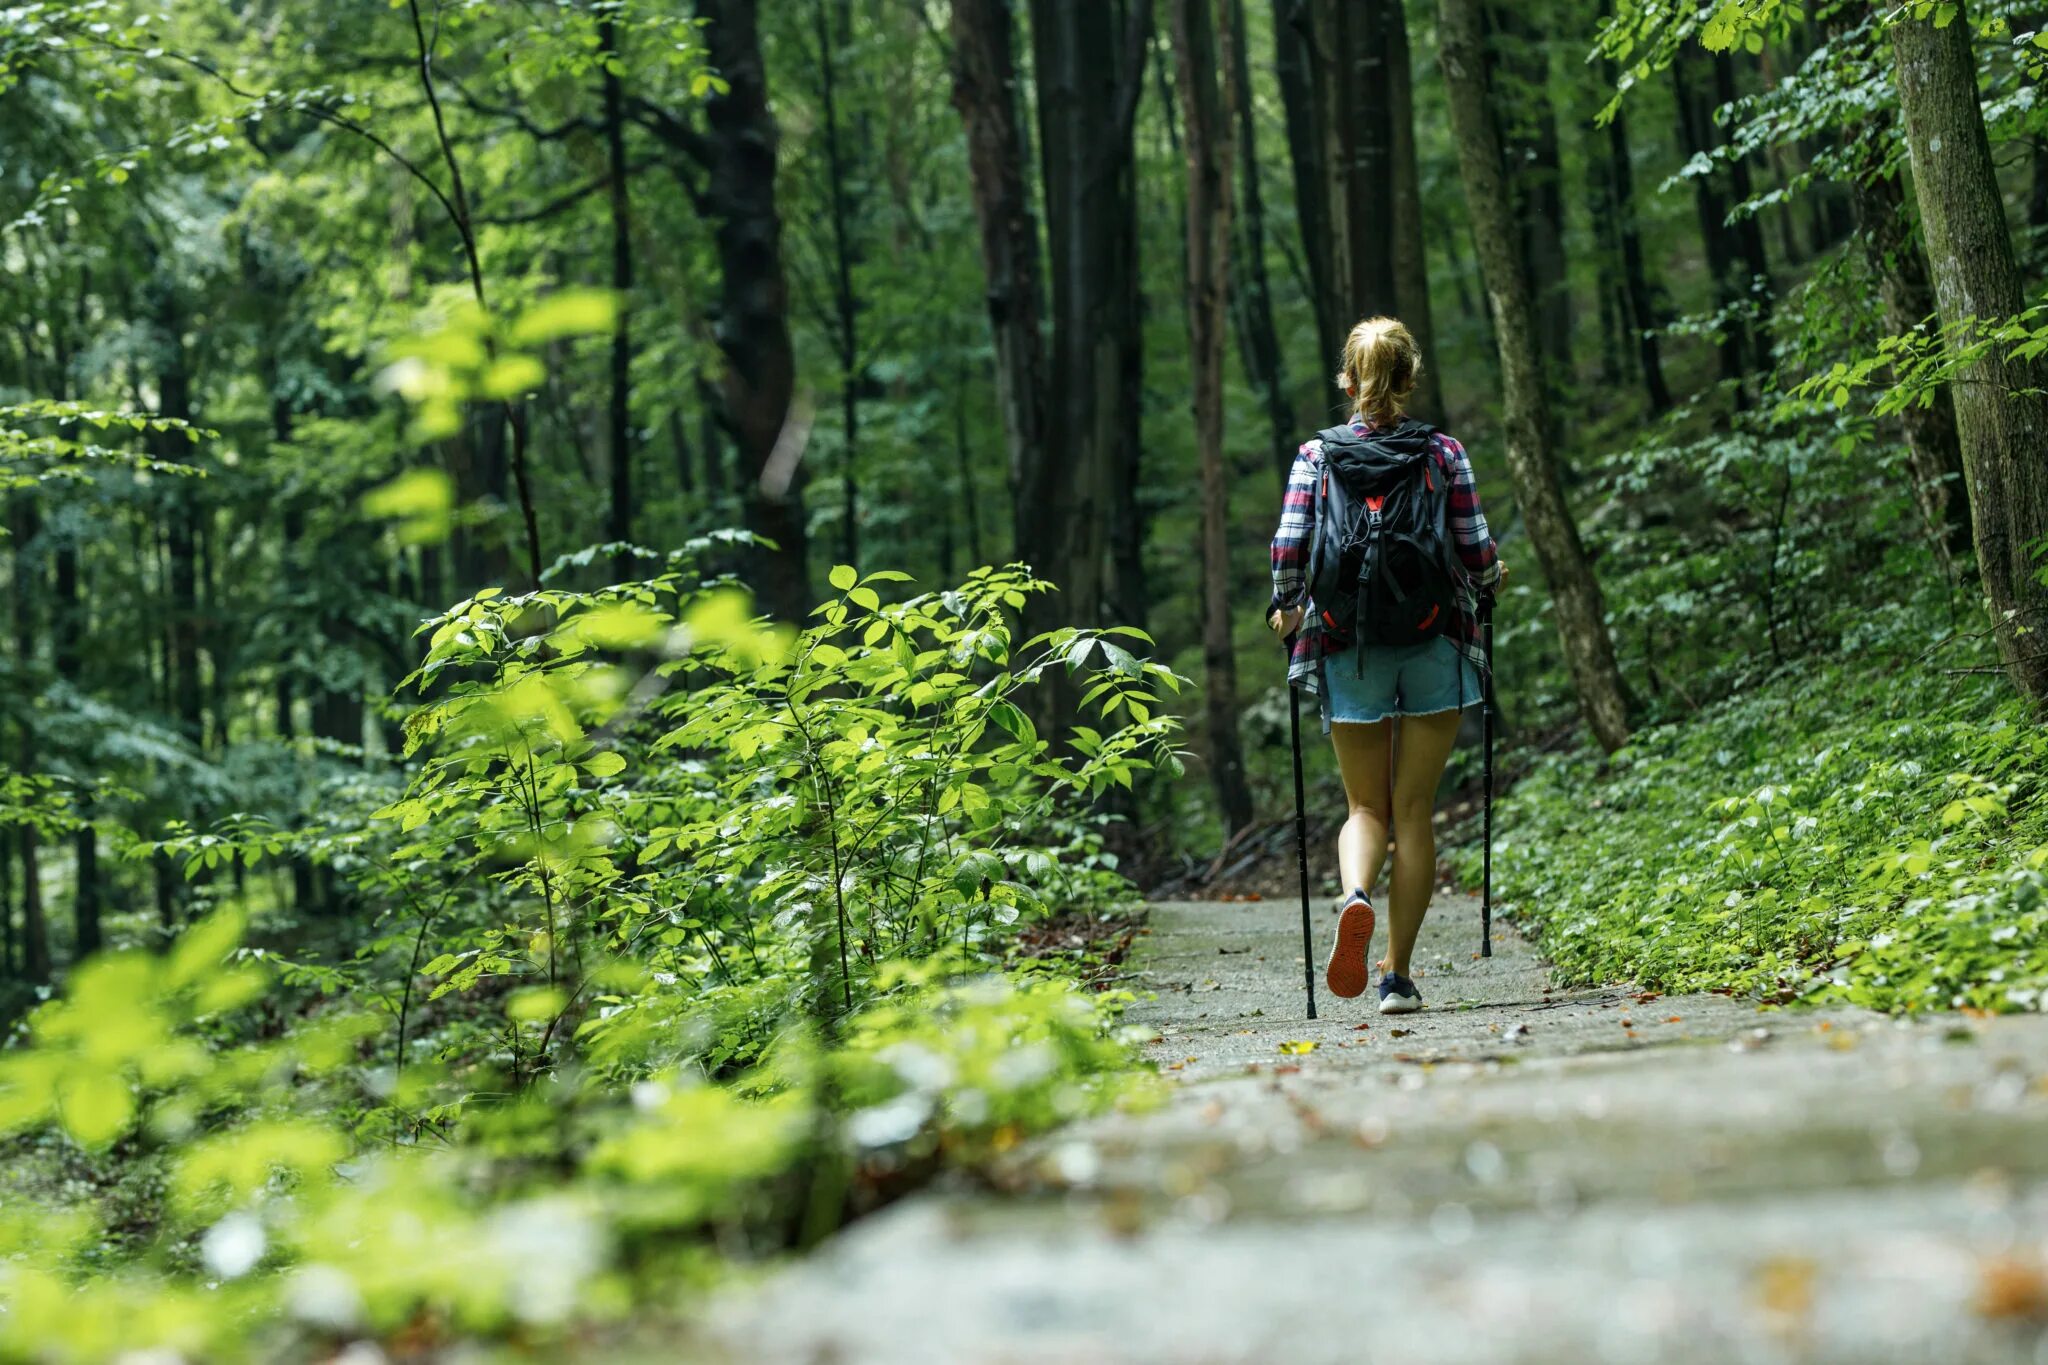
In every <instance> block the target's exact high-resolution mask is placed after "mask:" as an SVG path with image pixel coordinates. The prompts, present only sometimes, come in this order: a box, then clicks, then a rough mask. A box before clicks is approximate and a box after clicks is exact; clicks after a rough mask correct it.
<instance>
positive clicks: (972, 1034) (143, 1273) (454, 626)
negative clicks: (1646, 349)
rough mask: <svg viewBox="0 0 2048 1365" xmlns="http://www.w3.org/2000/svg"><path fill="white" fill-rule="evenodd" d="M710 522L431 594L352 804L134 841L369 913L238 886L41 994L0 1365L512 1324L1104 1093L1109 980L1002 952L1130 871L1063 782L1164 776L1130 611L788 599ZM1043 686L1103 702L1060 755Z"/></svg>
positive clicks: (1057, 1115) (831, 1207) (630, 1298)
mask: <svg viewBox="0 0 2048 1365" xmlns="http://www.w3.org/2000/svg"><path fill="white" fill-rule="evenodd" d="M718 545H719V543H718V542H707V543H705V544H702V545H698V546H693V547H691V548H690V549H689V550H687V551H685V552H682V553H680V554H679V555H678V556H677V558H676V560H675V562H674V565H673V567H672V568H671V569H670V570H669V571H668V572H665V573H664V574H662V575H660V576H658V577H656V578H654V579H651V580H649V581H647V582H644V583H634V584H627V585H621V586H616V587H611V588H606V589H603V590H600V591H596V592H587V593H585V592H575V591H570V590H567V589H558V588H544V589H542V590H540V591H537V592H534V593H529V594H524V595H519V596H507V595H504V594H500V593H484V594H480V595H479V596H477V597H476V598H473V599H471V600H469V601H465V602H463V603H461V604H459V605H457V606H456V607H454V608H453V609H451V610H450V611H448V612H446V613H444V614H443V615H441V616H439V617H437V618H435V619H434V620H432V621H429V622H428V623H427V624H426V625H425V626H424V627H423V628H422V633H423V634H424V635H425V636H426V637H427V644H426V654H425V659H424V662H423V663H422V665H421V667H420V668H419V670H417V671H416V672H415V673H414V674H413V675H412V676H411V678H409V679H408V680H407V685H408V687H409V688H412V689H414V690H415V691H416V692H417V694H418V695H419V697H420V701H419V703H418V705H417V706H416V708H414V709H412V710H411V711H410V712H409V713H408V714H407V715H406V717H405V734H406V737H407V743H408V746H409V750H410V757H411V766H410V772H411V774H412V776H411V779H410V782H409V785H408V786H407V787H406V789H405V790H404V791H403V793H402V794H399V795H398V797H397V799H395V800H393V799H390V793H389V792H388V790H387V789H385V788H383V787H382V786H381V785H380V784H377V783H368V784H364V785H362V786H361V787H360V788H358V791H359V792H360V795H361V798H362V799H364V800H367V801H371V802H374V803H376V807H377V808H376V809H375V810H374V813H373V816H372V818H370V819H369V820H367V821H365V820H364V819H363V818H362V817H363V811H362V809H361V808H360V807H355V808H351V807H349V806H347V805H345V804H344V805H343V806H341V807H340V808H334V809H329V810H328V811H326V812H325V813H324V814H325V816H326V819H325V820H324V821H323V822H322V823H320V824H318V825H315V826H310V827H308V828H304V829H293V830H287V829H282V828H279V827H277V826H275V825H272V824H270V823H267V822H264V821H261V820H254V819H249V818H243V817H237V818H234V819H231V820H228V821H224V822H222V823H220V824H218V825H216V826H214V827H212V828H209V829H207V830H204V831H198V830H187V829H181V830H177V831H175V832H174V834H173V836H172V837H171V838H169V839H167V840H165V841H163V842H162V843H160V844H158V845H155V846H148V847H143V848H139V849H137V850H135V856H138V857H140V856H153V855H158V854H161V855H168V856H170V857H172V858H174V859H176V860H177V862H178V863H179V864H180V865H182V866H184V867H185V868H186V869H187V871H188V873H189V874H191V875H195V876H204V875H206V874H208V873H209V872H211V871H213V870H216V869H219V868H223V867H230V866H240V867H249V866H255V865H259V864H261V863H262V862H263V861H264V860H266V859H273V858H280V857H298V858H308V859H314V860H317V861H323V862H326V863H328V864H329V865H330V866H332V867H334V868H335V869H336V870H337V871H341V870H349V871H351V872H352V875H353V880H354V882H355V895H356V900H357V903H358V904H360V905H362V906H364V907H367V908H370V909H371V910H373V911H374V912H377V913H379V914H380V915H381V917H382V919H383V923H382V925H381V926H380V930H379V932H378V933H377V934H375V935H374V936H373V937H371V938H370V940H369V942H368V943H367V944H365V945H364V946H362V947H361V948H360V949H359V950H358V951H357V952H355V954H354V955H353V956H351V957H349V958H347V959H345V960H319V959H318V958H304V959H301V958H297V957H295V956H294V954H293V953H291V952H288V951H285V950H284V945H273V944H267V943H264V942H261V941H260V936H261V934H262V932H263V926H262V921H261V918H260V917H259V918H258V919H257V920H256V922H255V924H254V926H253V928H252V927H251V926H250V925H249V924H248V923H247V917H246V916H245V915H244V914H243V913H242V912H241V910H240V909H239V908H237V907H235V906H230V907H229V908H228V909H225V910H223V911H222V912H220V913H217V914H215V915H214V916H212V917H211V918H209V919H207V920H205V921H203V922H201V923H200V924H198V925H196V926H194V927H193V928H191V929H190V930H188V931H187V933H186V934H185V935H184V936H183V937H182V938H181V939H180V940H179V941H178V942H177V944H176V945H175V947H174V948H173V950H172V951H171V952H170V953H168V954H167V955H164V956H161V957H157V956H150V955H145V954H140V953H123V954H115V955H110V956H106V957H103V958H100V959H97V960H95V961H94V962H92V963H90V964H88V965H87V966H85V967H84V968H82V969H80V970H79V971H78V972H77V973H75V975H74V976H73V978H72V980H71V982H70V989H69V991H68V993H66V994H65V995H62V996H59V997H57V998H55V999H53V1000H51V1001H49V1002H48V1003H46V1004H44V1005H43V1006H41V1007H40V1008H39V1009H37V1010H36V1011H35V1012H34V1013H33V1014H32V1015H31V1016H30V1017H29V1019H28V1021H27V1023H26V1037H25V1041H24V1044H23V1045H22V1046H20V1047H17V1048H15V1049H12V1050H10V1051H8V1052H6V1053H0V1138H5V1139H6V1140H7V1141H8V1142H9V1143H10V1145H11V1146H12V1147H13V1148H14V1149H15V1150H16V1151H17V1152H19V1153H22V1154H24V1155H34V1156H35V1157H36V1160H37V1161H41V1162H43V1163H45V1166H47V1165H48V1164H49V1163H50V1162H51V1161H52V1160H53V1159H54V1160H55V1161H56V1163H57V1164H58V1165H60V1166H65V1168H66V1169H71V1170H75V1171H82V1172H83V1176H82V1178H81V1179H77V1180H73V1179H70V1178H68V1177H67V1178H63V1179H58V1178H52V1179H49V1180H45V1181H42V1182H41V1183H40V1184H39V1183H38V1182H37V1181H35V1180H29V1179H24V1180H22V1181H19V1182H17V1185H18V1188H20V1190H21V1192H22V1194H23V1196H24V1202H19V1203H18V1202H17V1201H16V1200H14V1199H13V1198H10V1201H9V1215H8V1217H7V1218H6V1219H4V1220H0V1255H4V1256H5V1257H6V1259H5V1262H4V1265H0V1302H4V1304H5V1308H6V1311H5V1312H4V1313H0V1358H4V1359H38V1360H42V1359H96V1358H102V1357H105V1356H108V1355H111V1354H116V1353H118V1352H119V1351H122V1350H130V1349H136V1348H141V1347H157V1348H163V1349H168V1350H174V1351H177V1352H180V1353H182V1354H184V1355H186V1356H188V1357H192V1358H226V1357H233V1356H238V1355H245V1354H249V1353H251V1352H252V1351H254V1350H256V1349H258V1343H261V1344H262V1348H263V1349H268V1350H276V1349H283V1348H285V1347H286V1346H287V1345H289V1344H290V1343H293V1342H327V1343H335V1342H340V1341H346V1340H349V1339H355V1338H360V1337H369V1338H373V1339H383V1340H390V1339H396V1338H403V1339H404V1340H405V1341H406V1343H407V1344H408V1345H410V1346H414V1347H430V1346H432V1345H435V1344H437V1343H440V1342H445V1341H450V1340H454V1339H457V1338H461V1337H477V1336H490V1335H495V1334H511V1333H516V1334H518V1335H520V1336H521V1337H523V1338H527V1339H532V1338H534V1337H535V1336H536V1335H537V1334H538V1335H542V1336H544V1335H545V1334H547V1333H549V1332H552V1331H555V1330H558V1329H559V1328H561V1327H562V1326H563V1325H564V1324H567V1323H570V1322H576V1321H586V1320H589V1319H592V1318H595V1317H602V1316H604V1315H606V1314H609V1313H612V1312H616V1311H619V1310H621V1309H623V1308H625V1307H628V1306H630V1305H632V1304H633V1303H635V1302H639V1301H641V1300H643V1299H644V1298H645V1297H647V1296H649V1295H654V1294H666V1293H671V1292H673V1289H674V1286H675V1284H676V1282H677V1280H678V1278H679V1277H681V1278H684V1279H687V1278H691V1277H694V1276H697V1275H701V1274H703V1273H706V1270H707V1268H708V1264H709V1262H708V1259H707V1258H708V1257H709V1254H710V1248H711V1247H712V1246H714V1245H715V1246H717V1247H718V1248H719V1249H720V1250H721V1251H723V1252H726V1253H732V1252H744V1251H746V1250H749V1249H751V1250H754V1251H760V1252H767V1251H773V1250H775V1249H777V1248H779V1247H781V1246H783V1245H785V1244H786V1243H787V1241H788V1240H789V1239H790V1238H791V1237H793V1236H798V1235H802V1236H810V1235H815V1234H816V1233H818V1232H821V1231H825V1230H829V1229H830V1228H831V1227H832V1226H834V1225H835V1224H836V1223H837V1222H838V1221H839V1220H840V1219H842V1218H843V1217H845V1216H846V1215H847V1214H848V1213H849V1212H852V1211H856V1210H857V1209H859V1208H861V1207H864V1206H867V1205H869V1204H872V1203H873V1202H875V1201H876V1200H877V1199H879V1198H884V1197H887V1195H888V1193H889V1192H890V1190H891V1189H893V1188H894V1187H895V1184H896V1183H898V1182H900V1181H902V1180H904V1179H907V1178H913V1177H915V1175H916V1174H917V1173H919V1172H921V1171H927V1170H929V1169H931V1168H933V1167H934V1166H935V1165H936V1164H938V1163H941V1162H946V1161H959V1160H972V1159H975V1158H977V1157H978V1156H980V1155H981V1154H983V1153H986V1152H989V1151H994V1150H999V1149H1000V1148H1002V1147H1004V1146H1007V1145H1008V1144H1009V1143H1011V1142H1014V1141H1015V1140H1016V1139H1017V1137H1018V1136H1020V1135H1021V1134H1023V1133H1026V1132H1029V1131H1032V1130H1034V1129H1037V1128H1041V1127H1044V1126H1046V1125H1048V1124H1051V1123H1055V1122H1058V1121H1060V1120H1062V1119H1064V1118H1067V1117H1070V1116H1073V1115H1076V1114H1079V1113H1083V1112H1087V1111H1089V1110H1092V1109H1094V1108H1096V1107H1098V1106H1100V1105H1102V1104H1104V1103H1107V1102H1110V1101H1111V1100H1113V1099H1115V1098H1116V1097H1117V1096H1118V1095H1120V1094H1122V1093H1125V1091H1126V1089H1127V1087H1128V1083H1129V1080H1128V1074H1129V1063H1130V1054H1129V1052H1128V1050H1127V1048H1126V1046H1125V1045H1124V1044H1123V1043H1122V1042H1121V1041H1119V1040H1118V1038H1117V1037H1116V1034H1115V1014H1116V1009H1117V1005H1118V1000H1117V998H1115V997H1110V996H1099V995H1093V994H1089V993H1086V992H1084V991H1082V990H1080V989H1079V988H1078V987H1077V985H1076V984H1075V983H1074V982H1073V981H1072V980H1071V979H1069V978H1068V977H1066V976H1065V975H1063V974H1062V968H1061V965H1060V964H1059V963H1058V962H1046V961H1040V962H1035V963H1032V964H1030V965H1029V966H1028V967H1023V966H1020V967H1019V968H1018V969H1017V970H1015V971H1010V970H1007V969H1006V967H1005V953H1006V943H1007V941H1008V937H1009V930H1010V928H1011V926H1013V925H1015V924H1017V923H1020V922H1022V921H1023V920H1025V919H1028V918H1036V917H1040V916H1045V915H1048V914H1051V913H1053V912H1054V911H1055V910H1058V909H1062V908H1066V907H1068V906H1080V907H1085V908H1089V909H1092V910H1102V909H1106V908H1109V907H1113V906H1115V905H1117V904H1119V903H1121V902H1122V901H1123V900H1124V899H1126V898H1127V896H1128V894H1129V892H1128V888H1127V886H1125V884H1124V883H1123V882H1122V881H1121V880H1120V879H1119V878H1117V877H1116V876H1115V873H1114V859H1113V858H1111V857H1110V856H1109V855H1108V854H1107V853H1105V852H1104V851H1103V850H1102V847H1101V839H1100V833H1099V829H1098V828H1097V826H1096V825H1095V823H1094V820H1093V817H1090V816H1089V815H1087V814H1086V811H1087V809H1088V807H1089V805H1090V803H1091V799H1092V798H1093V797H1095V796H1099V795H1101V794H1103V793H1105V792H1107V791H1108V790H1109V789H1110V788H1112V787H1117V786H1128V785H1129V784H1130V783H1131V780H1132V777H1133V774H1135V773H1138V772H1142V771H1144V770H1146V769H1147V768H1149V767H1152V766H1153V765H1155V764H1161V763H1165V764H1171V765H1176V766H1177V764H1178V758H1177V757H1176V755H1175V754H1174V752H1173V747H1172V745H1173V739H1174V737H1175V735H1176V733H1177V728H1176V727H1177V722H1176V721H1175V720H1174V719H1173V718H1172V717H1170V716H1168V715H1164V714H1161V713H1160V709H1159V703H1158V698H1157V695H1156V689H1157V688H1159V687H1162V686H1163V687H1167V688H1177V687H1178V685H1179V680H1178V679H1177V678H1175V677H1174V676H1173V675H1172V674H1171V673H1170V672H1169V671H1168V670H1166V669H1164V668H1161V667H1159V666H1157V665H1154V664H1150V663H1146V662H1144V661H1142V660H1140V659H1139V658H1137V657H1136V656H1134V655H1132V654H1130V653H1129V652H1128V651H1127V650H1126V649H1125V648H1124V647H1123V646H1122V645H1121V644H1120V643H1119V642H1118V641H1119V640H1120V639H1123V638H1130V637H1132V636H1135V632H1123V631H1108V632H1099V633H1088V632H1079V631H1073V630H1062V631H1056V632H1053V633H1051V634H1050V635H1047V636H1044V637H1041V638H1039V639H1037V640H1033V641H1028V642H1026V643H1025V644H1023V645H1022V646H1019V645H1017V644H1015V643H1014V639H1013V626H1012V624H1011V623H1012V620H1013V616H1014V613H1015V612H1016V611H1017V610H1018V609H1019V608H1020V607H1021V606H1022V605H1023V603H1024V602H1025V600H1026V596H1027V594H1030V593H1034V592H1041V591H1045V590H1046V588H1047V585H1045V584H1043V583H1040V582H1037V581H1035V580H1033V579H1032V578H1031V577H1030V576H1029V575H1028V574H1027V573H1025V572H1024V571H1023V570H1021V569H1003V570H983V571H981V572H979V573H976V574H975V575H973V576H972V577H971V578H970V579H969V580H968V581H967V582H966V583H964V584H962V585H961V586H960V587H959V588H958V589H955V590H953V591H949V592H943V593H923V594H916V595H912V596H910V597H908V598H906V599H905V600H903V601H901V602H896V603H886V604H885V603H884V602H883V601H882V600H881V596H880V590H879V588H880V586H881V585H889V584H893V583H896V582H899V581H900V580H901V578H902V576H901V575H894V574H877V575H871V576H869V577H868V578H867V579H865V580H862V579H860V578H859V577H858V576H857V575H855V574H854V572H853V571H852V570H851V569H840V570H836V571H835V572H834V574H833V583H834V586H835V589H836V590H837V591H838V593H839V595H838V596H837V597H835V598H834V599H833V600H832V601H830V602H827V603H826V604H825V605H824V606H822V607H821V608H820V609H819V610H818V612H817V613H816V615H815V617H814V619H813V621H812V623H811V624H810V625H808V626H807V627H805V628H803V629H801V630H792V629H788V628H783V629H772V628H769V627H767V626H765V625H764V624H762V623H760V622H758V621H757V620H755V619H754V618H753V617H752V615H751V613H750V610H749V608H748V605H747V601H746V598H745V596H744V594H743V593H741V592H740V590H739V589H738V588H737V587H736V586H734V585H733V584H732V583H730V582H729V581H727V580H725V579H722V578H719V577H716V576H710V577H706V576H704V575H701V574H698V573H695V572H693V571H692V570H691V569H690V567H689V564H690V562H691V561H692V560H693V559H694V557H695V556H698V555H701V554H705V553H707V552H710V551H712V550H714V549H716V548H718ZM1139 638H1142V637H1139ZM1053 669H1065V670H1071V671H1080V670H1082V669H1089V670H1091V671H1092V673H1093V678H1092V681H1091V682H1090V683H1089V684H1088V685H1087V686H1086V687H1085V689H1084V693H1085V696H1086V698H1087V700H1086V702H1085V703H1084V704H1085V705H1086V706H1087V707H1089V708H1092V711H1093V713H1094V715H1095V716H1096V717H1099V718H1102V719H1101V721H1100V722H1099V724H1100V728H1096V727H1094V726H1083V727H1077V728H1076V729H1075V731H1074V733H1073V734H1072V736H1071V737H1069V738H1068V739H1066V740H1065V741H1064V742H1063V743H1060V744H1058V745H1056V744H1055V743H1054V742H1053V741H1052V740H1050V739H1048V738H1045V737H1042V736H1041V735H1040V734H1039V732H1038V729H1037V727H1036V725H1035V724H1034V722H1033V721H1032V720H1031V719H1030V717H1029V715H1028V714H1027V710H1026V705H1025V702H1026V699H1027V698H1028V695H1029V689H1030V687H1031V686H1032V684H1033V683H1035V682H1036V681H1037V680H1038V679H1039V678H1041V677H1043V676H1044V675H1045V674H1046V673H1047V672H1048V671H1050V670H1053ZM220 894H221V895H222V896H223V897H224V898H227V899H230V900H232V898H233V893H232V892H231V891H230V890H229V889H228V888H226V887H222V888H221V889H220ZM53 1143H54V1144H55V1145H53ZM31 1165H34V1162H32V1163H31ZM39 1169H40V1168H39ZM81 1295H82V1296H83V1298H81ZM81 1307H82V1308H83V1311H80V1310H81Z"/></svg>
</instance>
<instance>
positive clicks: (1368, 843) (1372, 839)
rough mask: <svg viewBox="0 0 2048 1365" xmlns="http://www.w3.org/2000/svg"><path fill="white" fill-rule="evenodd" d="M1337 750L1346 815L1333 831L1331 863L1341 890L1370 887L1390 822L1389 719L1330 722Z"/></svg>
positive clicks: (1391, 729)
mask: <svg viewBox="0 0 2048 1365" xmlns="http://www.w3.org/2000/svg"><path fill="white" fill-rule="evenodd" d="M1330 740H1331V742H1332V743H1333V744H1335V745H1336V748H1337V770H1338V771H1339V772H1340V773H1342V774H1343V776H1344V796H1345V799H1346V801H1347V802H1348V803H1349V805H1350V807H1351V818H1350V819H1348V820H1346V821H1345V822H1344V828H1343V830H1342V831H1340V832H1339V833H1338V835H1337V866H1338V867H1339V868H1340V869H1342V871H1343V874H1344V894H1346V895H1349V894H1351V890H1352V888H1353V887H1357V888H1360V889H1362V890H1365V891H1371V890H1372V887H1373V883H1374V882H1376V881H1378V880H1379V878H1380V869H1381V868H1382V867H1384V866H1385V865H1386V861H1387V835H1388V831H1389V829H1390V828H1391V826H1392V823H1393V813H1394V792H1393V770H1394V763H1393V757H1394V722H1393V721H1391V720H1379V721H1369V722H1367V723H1365V724H1362V725H1359V724H1348V723H1346V722H1343V721H1338V722H1336V723H1335V724H1333V725H1331V726H1330Z"/></svg>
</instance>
